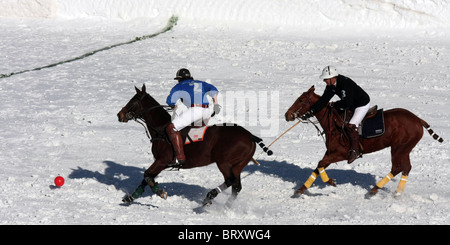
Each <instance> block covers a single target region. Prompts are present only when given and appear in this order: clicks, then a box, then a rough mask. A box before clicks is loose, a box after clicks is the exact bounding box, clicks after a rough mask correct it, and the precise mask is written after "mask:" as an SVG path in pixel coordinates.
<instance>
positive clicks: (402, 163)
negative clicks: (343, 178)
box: [285, 86, 443, 197]
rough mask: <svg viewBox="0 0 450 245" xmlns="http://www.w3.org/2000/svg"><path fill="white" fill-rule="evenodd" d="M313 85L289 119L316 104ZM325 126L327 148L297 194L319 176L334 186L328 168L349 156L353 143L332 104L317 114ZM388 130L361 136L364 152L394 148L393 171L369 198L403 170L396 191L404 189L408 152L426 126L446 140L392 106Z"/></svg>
mask: <svg viewBox="0 0 450 245" xmlns="http://www.w3.org/2000/svg"><path fill="white" fill-rule="evenodd" d="M314 90H315V89H314V86H312V87H311V88H310V89H309V90H308V91H307V92H304V93H303V94H302V95H301V96H300V97H299V98H298V99H297V100H296V101H295V102H294V104H293V105H292V106H291V107H290V108H289V109H288V110H287V112H286V113H285V118H286V121H293V120H295V119H296V118H300V117H301V116H302V115H304V114H305V113H306V112H307V111H309V110H310V108H311V106H312V105H314V104H315V103H316V102H317V100H319V98H320V96H319V95H317V94H316V93H314ZM314 116H315V117H316V118H317V120H318V121H319V124H320V126H321V127H322V129H323V131H324V133H325V135H326V140H325V142H326V143H325V144H326V147H327V151H326V153H325V155H324V157H323V158H322V160H320V161H319V164H318V165H317V167H316V169H315V170H314V171H313V173H312V174H311V176H310V177H309V178H308V180H307V181H306V182H305V183H304V185H303V186H302V187H301V188H299V189H298V190H297V191H296V192H295V194H294V195H295V196H299V195H301V194H303V193H304V192H305V191H306V190H307V189H308V188H309V187H310V186H311V185H312V184H313V182H314V181H315V179H316V178H317V177H318V176H319V175H320V177H321V179H322V181H323V182H325V183H328V184H330V185H332V186H336V181H335V180H334V179H331V178H329V177H328V175H327V173H326V172H325V169H326V168H327V167H328V166H329V165H330V164H331V163H335V162H338V161H342V160H346V159H347V158H348V151H349V149H350V145H349V143H348V140H346V139H345V136H344V131H345V130H344V128H343V123H344V122H343V121H342V120H341V119H342V116H340V115H339V112H338V111H337V109H336V108H333V107H332V106H331V105H330V103H328V105H327V106H326V107H324V108H323V109H322V110H321V111H319V112H317V113H316V114H315V115H314ZM384 123H385V132H384V134H382V135H381V136H378V137H374V138H368V139H365V138H364V139H360V145H361V148H362V152H363V153H371V152H375V151H379V150H382V149H384V148H386V147H391V161H392V168H391V171H390V173H389V174H388V175H387V176H386V177H384V178H383V179H382V180H380V181H379V182H378V183H377V184H376V185H375V186H374V187H373V188H372V189H371V190H370V192H369V193H368V195H367V196H368V197H370V196H373V195H375V194H376V193H377V192H378V190H379V189H381V188H383V187H384V186H385V185H386V184H387V183H388V182H389V180H391V179H393V178H394V177H395V176H396V175H397V174H398V173H400V172H402V177H401V180H400V183H399V184H398V187H397V190H396V194H400V193H402V192H403V190H404V188H405V184H406V181H407V179H408V174H409V171H410V170H411V162H410V159H409V153H410V152H411V151H412V149H413V148H414V147H415V146H416V144H417V143H418V142H419V140H420V139H421V138H422V136H423V129H422V127H424V128H425V129H427V131H428V133H429V134H430V135H431V136H432V137H433V138H434V139H435V140H437V141H439V142H441V143H442V142H443V139H442V138H441V137H439V136H438V135H436V134H435V133H434V132H433V130H431V128H430V125H429V124H428V123H427V122H425V121H424V120H422V119H420V118H419V117H417V116H416V115H414V114H413V113H412V112H410V111H408V110H406V109H402V108H396V109H390V110H386V111H384Z"/></svg>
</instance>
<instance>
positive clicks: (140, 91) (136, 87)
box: [134, 86, 141, 94]
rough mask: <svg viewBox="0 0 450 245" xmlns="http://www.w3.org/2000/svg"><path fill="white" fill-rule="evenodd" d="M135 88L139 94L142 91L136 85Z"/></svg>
mask: <svg viewBox="0 0 450 245" xmlns="http://www.w3.org/2000/svg"><path fill="white" fill-rule="evenodd" d="M134 89H136V93H138V94H139V93H140V92H141V91H140V90H139V89H138V88H137V87H136V86H134Z"/></svg>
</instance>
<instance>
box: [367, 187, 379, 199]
mask: <svg viewBox="0 0 450 245" xmlns="http://www.w3.org/2000/svg"><path fill="white" fill-rule="evenodd" d="M377 193H378V189H376V188H373V189H372V190H370V191H369V192H368V193H367V194H366V199H370V198H372V197H373V196H375V195H376V194H377Z"/></svg>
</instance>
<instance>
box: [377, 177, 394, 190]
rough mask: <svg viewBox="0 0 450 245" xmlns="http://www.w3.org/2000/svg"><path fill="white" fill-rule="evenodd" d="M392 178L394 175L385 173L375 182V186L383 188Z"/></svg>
mask: <svg viewBox="0 0 450 245" xmlns="http://www.w3.org/2000/svg"><path fill="white" fill-rule="evenodd" d="M393 178H394V175H393V174H391V173H389V174H388V175H386V177H384V178H383V179H382V180H380V181H379V182H378V183H377V187H378V188H380V189H381V188H383V187H384V186H385V185H386V184H387V182H389V180H391V179H393Z"/></svg>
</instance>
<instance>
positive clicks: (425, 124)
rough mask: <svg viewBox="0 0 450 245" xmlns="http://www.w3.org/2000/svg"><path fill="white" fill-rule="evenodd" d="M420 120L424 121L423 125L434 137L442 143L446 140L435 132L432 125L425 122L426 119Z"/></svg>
mask: <svg viewBox="0 0 450 245" xmlns="http://www.w3.org/2000/svg"><path fill="white" fill-rule="evenodd" d="M420 122H421V123H422V126H423V127H424V128H425V129H426V130H427V131H428V133H429V134H430V135H431V137H433V139H435V140H437V141H439V142H440V143H442V142H443V141H444V139H443V138H441V137H440V136H439V135H437V134H435V133H434V131H433V130H432V129H431V126H430V125H429V124H428V123H427V122H425V121H424V120H422V119H420Z"/></svg>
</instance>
